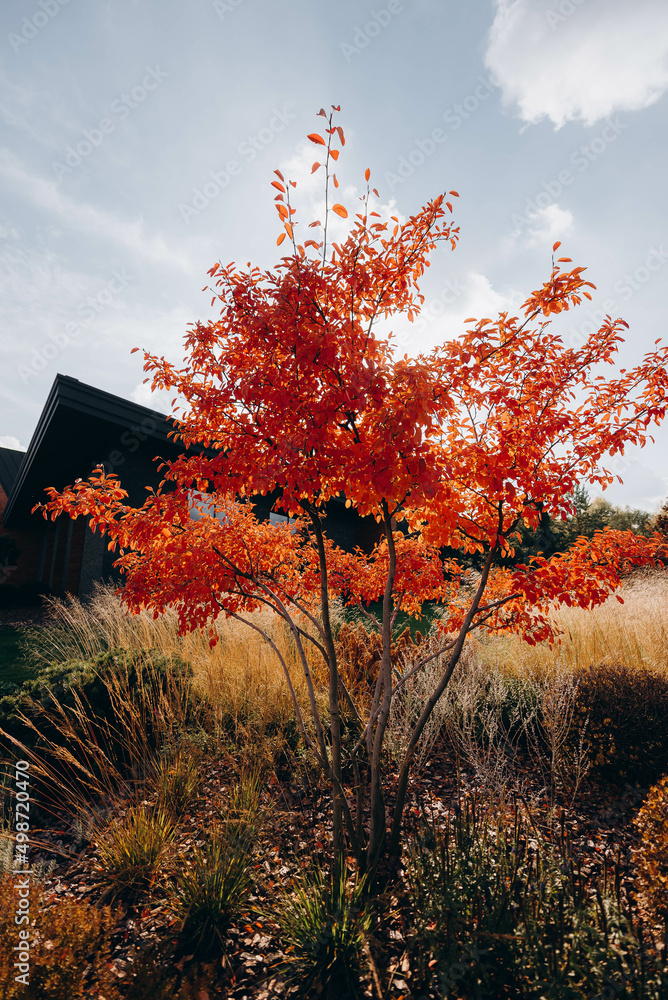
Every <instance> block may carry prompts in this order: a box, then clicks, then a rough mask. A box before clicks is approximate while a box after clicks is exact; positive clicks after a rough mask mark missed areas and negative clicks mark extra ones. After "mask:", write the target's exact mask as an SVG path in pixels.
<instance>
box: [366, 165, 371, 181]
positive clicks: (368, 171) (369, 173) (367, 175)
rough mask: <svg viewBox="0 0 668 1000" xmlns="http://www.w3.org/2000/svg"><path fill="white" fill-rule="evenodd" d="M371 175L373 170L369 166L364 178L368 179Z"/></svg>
mask: <svg viewBox="0 0 668 1000" xmlns="http://www.w3.org/2000/svg"><path fill="white" fill-rule="evenodd" d="M370 177H371V171H370V170H369V168H368V167H367V168H366V170H365V171H364V180H365V181H368V180H369V178H370Z"/></svg>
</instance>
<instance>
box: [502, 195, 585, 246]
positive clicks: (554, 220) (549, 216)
mask: <svg viewBox="0 0 668 1000" xmlns="http://www.w3.org/2000/svg"><path fill="white" fill-rule="evenodd" d="M527 218H528V216H527ZM572 228H573V213H572V212H571V211H569V209H567V208H559V206H558V205H557V204H552V205H547V206H546V207H545V208H540V209H538V210H537V211H536V212H535V214H534V215H533V216H531V218H530V221H529V223H528V225H527V227H526V228H517V229H515V230H513V232H512V233H511V235H510V237H509V238H508V239H507V240H505V241H504V249H506V250H510V249H513V248H514V247H515V246H516V245H517V244H518V243H519V244H520V245H521V246H522V247H524V248H525V249H527V250H532V249H533V248H534V247H544V248H546V249H549V248H550V247H551V246H552V244H553V243H554V242H555V241H556V240H561V239H563V238H564V236H565V235H566V234H567V233H568V232H569V231H570V230H571V229H572Z"/></svg>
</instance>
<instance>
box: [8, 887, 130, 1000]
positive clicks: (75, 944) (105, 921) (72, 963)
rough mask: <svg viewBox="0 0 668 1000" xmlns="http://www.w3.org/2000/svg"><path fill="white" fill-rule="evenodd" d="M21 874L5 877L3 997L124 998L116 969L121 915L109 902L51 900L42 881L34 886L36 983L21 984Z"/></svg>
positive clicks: (41, 999)
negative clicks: (115, 937)
mask: <svg viewBox="0 0 668 1000" xmlns="http://www.w3.org/2000/svg"><path fill="white" fill-rule="evenodd" d="M16 878H17V876H15V875H13V876H5V877H0V1000H83V998H86V997H97V996H100V995H102V996H104V997H105V1000H116V998H118V997H119V994H118V991H117V986H116V977H115V975H114V973H113V970H112V969H111V968H110V961H111V957H112V948H111V934H112V932H113V929H114V925H115V922H116V918H115V916H114V914H113V912H112V911H111V909H110V908H109V907H108V906H105V907H102V908H100V907H96V906H91V905H90V904H89V903H85V902H83V901H78V900H75V899H60V900H59V901H58V902H57V903H56V904H55V905H51V906H47V905H45V899H44V897H43V893H42V892H41V890H40V887H39V886H38V885H35V884H34V883H33V885H32V886H31V900H30V902H31V911H32V912H33V913H34V914H35V917H36V919H35V920H33V925H32V926H31V928H30V930H31V938H30V940H31V945H30V982H29V985H28V986H27V987H26V986H24V985H23V984H21V983H17V982H16V979H15V976H16V970H15V969H14V967H13V963H14V962H15V961H16V958H15V956H16V951H14V948H15V946H16V945H17V943H18V941H19V938H18V928H17V926H16V924H15V923H14V918H15V915H16V899H17V896H16V891H15V883H16Z"/></svg>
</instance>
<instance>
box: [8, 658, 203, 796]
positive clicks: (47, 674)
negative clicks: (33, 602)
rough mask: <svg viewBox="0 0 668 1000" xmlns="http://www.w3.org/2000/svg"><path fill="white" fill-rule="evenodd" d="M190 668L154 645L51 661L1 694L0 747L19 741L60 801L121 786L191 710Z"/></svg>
mask: <svg viewBox="0 0 668 1000" xmlns="http://www.w3.org/2000/svg"><path fill="white" fill-rule="evenodd" d="M190 675H191V671H190V668H189V667H188V665H187V664H185V663H183V662H182V661H179V660H178V659H170V658H168V657H164V656H161V655H159V654H157V653H155V652H154V651H151V650H149V651H146V652H142V651H139V650H137V651H123V650H120V651H118V650H117V651H115V652H107V653H101V654H99V655H98V656H96V657H94V658H93V659H92V660H89V661H76V660H75V661H68V662H65V663H56V664H51V665H49V666H47V667H45V668H43V669H42V670H40V672H39V674H38V676H37V677H36V678H33V679H30V680H28V681H25V682H24V683H23V685H22V686H21V688H20V689H19V690H18V691H16V692H14V693H13V694H9V695H6V696H5V697H3V698H2V699H0V729H1V730H2V731H4V733H5V735H4V737H2V741H1V743H0V746H2V747H3V748H4V749H6V750H10V751H11V752H12V753H13V752H14V750H13V745H12V744H11V739H10V738H11V737H13V738H14V739H16V740H18V741H19V742H20V743H21V744H22V746H23V747H24V748H25V755H26V756H28V757H30V758H31V759H32V760H33V761H34V763H35V765H36V767H37V769H38V770H39V771H40V772H41V775H42V781H43V783H44V784H46V785H48V786H51V789H52V793H53V794H54V795H55V797H56V799H57V800H59V801H62V799H63V796H64V795H65V797H68V798H70V799H75V800H76V798H77V797H80V795H81V789H82V788H84V789H87V790H88V792H89V793H93V794H96V795H99V794H103V793H111V792H113V791H117V790H118V788H119V786H123V784H124V783H126V782H127V781H132V780H136V779H137V778H140V777H143V776H144V775H145V771H146V768H147V763H148V761H149V760H150V758H151V756H152V755H153V754H154V753H155V751H156V750H157V749H158V748H159V747H160V746H161V745H162V744H163V743H165V742H167V741H168V738H169V737H170V736H171V735H172V734H173V733H174V731H175V730H178V729H183V728H185V727H186V726H187V724H188V722H189V721H190V719H191V718H192V717H193V716H194V714H195V710H194V706H193V701H192V698H191V685H190Z"/></svg>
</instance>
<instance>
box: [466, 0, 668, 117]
mask: <svg viewBox="0 0 668 1000" xmlns="http://www.w3.org/2000/svg"><path fill="white" fill-rule="evenodd" d="M495 2H496V7H497V10H496V16H495V18H494V23H493V25H492V28H491V30H490V33H489V36H488V40H487V51H486V53H485V63H486V65H487V68H488V69H489V71H490V74H491V75H492V78H493V79H494V82H495V83H496V84H497V85H498V86H499V87H500V88H501V91H502V95H503V99H504V102H505V103H506V104H508V105H517V107H518V108H519V113H520V116H521V117H522V118H523V119H524V120H525V121H526V122H529V123H531V124H534V123H535V122H538V121H540V120H541V119H543V118H549V119H550V120H551V121H552V122H554V124H555V126H556V127H557V128H561V126H562V125H564V124H565V123H566V122H567V121H575V120H581V121H584V123H585V124H586V125H592V124H593V123H594V122H596V121H599V120H600V119H603V118H606V117H608V116H609V115H612V114H614V113H615V112H619V111H637V110H639V109H641V108H646V107H648V106H649V105H650V104H653V103H654V102H655V101H657V100H658V99H659V98H660V97H661V95H662V94H663V93H664V92H665V91H666V89H668V4H666V2H665V0H634V2H633V3H630V2H629V0H495Z"/></svg>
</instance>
